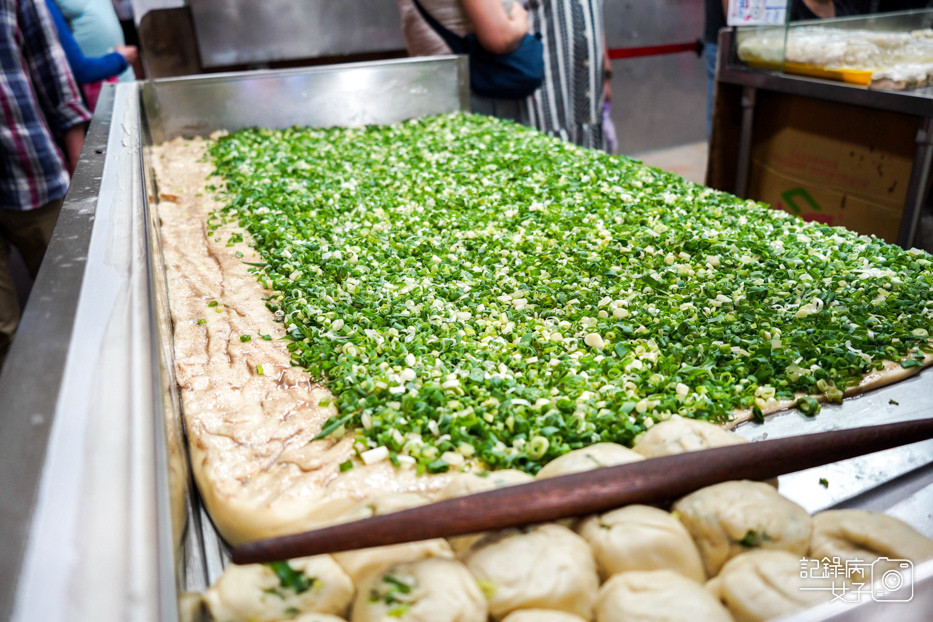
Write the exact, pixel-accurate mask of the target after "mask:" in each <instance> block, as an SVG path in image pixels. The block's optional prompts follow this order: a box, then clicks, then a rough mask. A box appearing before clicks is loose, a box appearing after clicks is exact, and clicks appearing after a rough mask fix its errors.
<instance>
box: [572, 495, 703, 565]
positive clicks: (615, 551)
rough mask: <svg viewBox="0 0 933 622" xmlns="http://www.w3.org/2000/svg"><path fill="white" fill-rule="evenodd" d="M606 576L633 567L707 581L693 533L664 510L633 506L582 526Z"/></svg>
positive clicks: (595, 518)
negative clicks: (691, 536) (671, 571)
mask: <svg viewBox="0 0 933 622" xmlns="http://www.w3.org/2000/svg"><path fill="white" fill-rule="evenodd" d="M578 531H579V533H580V535H581V536H583V537H584V538H585V539H586V541H587V542H589V543H590V546H591V547H593V556H594V557H595V558H596V566H597V567H598V568H599V574H600V576H602V577H603V578H604V579H605V578H608V577H610V576H612V575H614V574H617V573H620V572H626V571H631V570H662V569H668V570H674V571H676V572H679V573H680V574H682V575H684V576H685V577H687V578H688V579H693V580H694V581H699V582H703V581H705V580H706V572H705V571H704V570H703V561H702V560H701V559H700V553H699V551H697V548H696V545H695V544H694V543H693V540H692V539H691V538H690V533H689V532H688V531H687V530H686V528H685V527H684V526H683V525H682V524H681V523H680V521H678V520H677V519H676V518H674V517H673V516H671V515H670V514H669V513H667V512H665V511H664V510H659V509H657V508H653V507H649V506H647V505H629V506H626V507H624V508H620V509H618V510H613V511H611V512H607V513H606V514H602V515H599V516H591V517H590V518H587V519H586V520H585V521H583V523H582V524H581V525H580V528H579V530H578Z"/></svg>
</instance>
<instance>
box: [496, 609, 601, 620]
mask: <svg viewBox="0 0 933 622" xmlns="http://www.w3.org/2000/svg"><path fill="white" fill-rule="evenodd" d="M502 622H586V620H584V619H583V618H581V617H580V616H575V615H573V614H572V613H567V612H565V611H554V610H553V609H521V610H519V611H513V612H512V613H510V614H509V615H507V616H505V618H503V619H502Z"/></svg>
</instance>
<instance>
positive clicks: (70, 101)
mask: <svg viewBox="0 0 933 622" xmlns="http://www.w3.org/2000/svg"><path fill="white" fill-rule="evenodd" d="M18 5H19V6H18V10H19V23H20V28H21V29H22V33H23V59H24V60H25V62H26V71H27V72H28V74H29V79H30V82H31V83H32V86H33V88H34V89H35V92H36V99H37V100H38V103H39V107H40V108H41V109H42V113H43V115H44V116H45V120H46V122H47V123H48V124H49V127H50V128H51V130H52V132H53V133H54V134H55V136H57V137H59V138H61V137H63V136H64V135H65V132H67V131H68V130H69V129H71V128H72V127H74V126H75V125H78V124H81V123H84V122H86V121H89V120H90V118H91V113H90V112H88V110H87V108H85V107H84V103H83V102H82V101H81V95H80V93H79V91H78V86H77V84H75V81H74V76H73V75H72V73H71V68H70V67H68V61H67V60H66V59H65V52H64V50H62V46H61V44H60V43H59V41H58V35H57V33H56V32H55V24H53V23H52V16H51V15H49V11H48V8H47V7H46V6H45V2H44V1H43V0H20V2H19V3H18Z"/></svg>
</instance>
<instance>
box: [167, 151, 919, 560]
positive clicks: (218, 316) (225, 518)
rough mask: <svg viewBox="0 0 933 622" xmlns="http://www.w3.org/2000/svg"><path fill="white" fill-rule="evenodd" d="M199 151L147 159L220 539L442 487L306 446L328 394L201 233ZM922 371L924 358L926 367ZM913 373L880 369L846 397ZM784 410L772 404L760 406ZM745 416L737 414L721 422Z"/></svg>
mask: <svg viewBox="0 0 933 622" xmlns="http://www.w3.org/2000/svg"><path fill="white" fill-rule="evenodd" d="M206 147H207V143H206V142H205V141H204V140H200V139H195V140H191V141H186V140H183V139H175V140H173V141H171V142H169V143H165V144H163V145H160V146H158V147H156V148H154V157H153V162H154V168H155V173H156V178H157V180H158V186H159V189H160V190H159V193H160V196H159V201H158V210H159V216H160V219H161V229H162V248H163V257H164V261H165V269H166V273H167V280H168V288H169V298H170V305H171V312H172V319H173V323H174V352H175V374H176V379H177V382H178V384H179V386H180V388H181V402H182V410H183V412H184V417H185V423H186V428H187V432H188V438H189V451H190V458H191V465H192V469H193V472H194V476H195V480H196V481H197V484H198V488H199V490H200V492H201V495H202V497H203V498H204V501H205V503H206V505H207V508H208V511H209V512H210V515H211V517H212V519H213V520H214V523H215V525H216V526H217V528H218V530H219V531H220V533H221V534H222V535H223V536H224V537H225V538H226V539H227V540H228V542H230V543H232V544H237V543H240V542H244V541H249V540H254V539H258V538H265V537H271V536H275V535H282V534H286V533H294V532H299V531H303V530H306V529H309V528H311V527H314V526H317V525H320V524H323V523H327V522H331V521H334V520H335V519H336V518H337V517H338V516H340V515H341V514H342V513H344V512H345V511H347V510H348V509H349V508H350V507H352V506H353V505H354V504H356V503H357V502H359V501H360V500H362V499H364V498H366V497H367V496H371V495H374V494H378V493H389V492H421V493H424V494H427V495H431V494H433V493H434V492H436V491H438V490H440V489H441V488H443V487H444V486H445V485H446V484H447V483H448V482H449V481H450V479H451V476H450V475H448V474H442V475H423V476H420V477H419V476H416V475H415V474H414V472H413V471H411V470H405V469H397V468H395V467H393V466H392V465H391V463H389V462H387V461H382V462H379V463H376V464H373V465H369V466H361V465H357V466H356V467H355V468H353V469H350V470H349V471H346V472H341V471H340V469H339V465H340V463H342V462H344V461H346V460H348V459H350V458H352V457H353V456H355V452H354V450H353V439H352V435H348V436H346V437H344V438H343V439H341V440H339V441H336V440H334V439H332V438H325V439H321V440H317V441H315V440H312V439H313V438H314V436H315V435H316V434H317V433H318V432H320V430H321V428H322V426H323V424H324V422H325V421H326V420H327V419H328V418H329V417H331V416H332V415H333V414H335V413H334V409H333V407H332V406H327V407H322V406H320V405H319V402H320V401H321V400H323V399H325V398H327V399H328V400H329V398H330V397H331V396H330V393H329V392H328V391H327V389H325V388H324V387H322V386H320V385H318V384H315V383H314V382H313V381H312V380H311V379H310V378H309V376H308V375H307V374H306V373H304V372H303V371H301V370H300V369H298V368H295V367H292V366H291V363H290V354H289V352H288V350H287V349H286V343H287V342H286V341H283V340H280V339H279V338H280V337H282V336H283V335H284V330H283V327H282V325H281V323H277V322H275V321H274V316H273V314H272V313H271V312H270V311H269V310H268V309H267V308H266V306H265V303H264V301H263V300H262V298H263V297H264V296H268V295H269V294H270V292H268V291H266V290H264V289H263V288H262V286H261V285H260V284H259V283H258V281H257V279H256V277H255V276H254V275H252V274H250V273H249V272H248V266H247V265H246V264H245V263H244V262H246V261H260V258H258V257H257V256H256V255H255V253H254V251H253V249H251V248H250V247H249V246H248V244H247V242H245V241H244V242H235V243H229V242H228V240H229V239H230V236H231V234H233V233H236V232H237V231H235V230H234V229H233V228H232V227H231V225H224V226H223V227H221V228H219V229H218V230H217V231H216V232H214V233H213V234H209V232H208V228H207V219H208V215H209V214H210V212H211V211H212V210H214V209H217V208H219V207H221V206H220V205H219V204H218V203H217V202H215V201H214V200H213V199H212V198H211V197H210V196H209V193H207V191H206V190H204V185H205V180H206V179H207V178H208V176H209V175H210V173H211V171H212V170H213V167H212V165H211V164H210V163H209V162H208V161H206V160H205V158H204V153H205V150H206ZM238 233H242V232H238ZM244 237H246V236H245V234H244ZM237 253H242V256H241V257H237ZM213 301H216V302H217V305H216V306H210V304H211V303H212V302H213ZM243 335H249V336H250V339H249V340H248V341H242V340H241V336H243ZM260 335H271V336H272V340H271V341H267V340H264V339H262V338H261V336H260ZM930 364H933V356H931V355H927V356H926V357H925V360H924V365H930ZM260 366H261V368H262V373H261V374H260V373H259V372H258V369H257V368H258V367H260ZM920 369H921V368H919V367H914V368H909V369H905V368H902V367H901V366H900V365H899V364H897V363H887V364H886V365H885V368H884V369H883V370H881V371H878V372H875V373H872V374H870V375H869V376H867V377H866V378H865V379H864V380H863V381H862V382H861V384H859V385H858V386H857V387H853V388H851V389H849V390H848V391H847V392H846V395H847V396H849V395H854V394H857V393H861V392H864V391H868V390H871V389H874V388H878V387H881V386H884V385H887V384H891V383H894V382H899V381H900V380H903V379H905V378H907V377H909V376H911V375H913V374H915V373H917V372H918V371H920ZM791 406H793V402H780V401H776V400H771V402H769V403H768V405H767V407H766V408H764V409H762V410H763V411H764V412H765V413H766V414H767V413H772V412H776V411H778V410H782V409H785V408H789V407H791ZM751 417H752V414H751V411H739V412H736V418H735V419H734V420H733V421H731V422H730V423H729V424H726V427H733V426H735V425H737V424H739V423H741V422H743V421H746V420H748V419H750V418H751Z"/></svg>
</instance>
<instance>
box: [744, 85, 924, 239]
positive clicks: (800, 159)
mask: <svg viewBox="0 0 933 622" xmlns="http://www.w3.org/2000/svg"><path fill="white" fill-rule="evenodd" d="M761 95H762V97H761V98H760V99H759V102H758V106H757V107H756V111H755V115H756V116H755V127H754V133H753V136H754V142H753V146H752V166H751V170H750V172H749V189H748V190H749V192H748V195H749V197H750V198H752V199H755V200H757V201H763V202H765V203H769V204H770V205H772V206H774V207H776V208H779V209H784V210H786V211H789V212H791V213H794V214H798V215H800V216H802V217H803V218H804V219H807V220H818V221H820V222H825V223H826V224H830V225H834V226H843V227H846V228H847V229H851V230H853V231H856V232H858V233H862V234H875V235H877V236H878V237H881V238H883V239H885V240H886V241H888V242H892V243H894V242H896V241H897V234H898V230H899V228H900V221H901V214H902V212H903V207H904V200H905V198H906V195H907V186H908V183H909V181H910V172H911V168H912V166H913V158H914V154H915V149H916V143H915V140H916V134H917V119H916V118H915V117H911V116H908V115H900V114H895V113H891V112H885V111H879V110H870V109H867V108H861V107H858V106H850V105H845V104H838V103H834V102H826V101H821V100H816V99H810V98H805V97H798V96H794V95H785V94H778V93H762V94H761Z"/></svg>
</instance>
